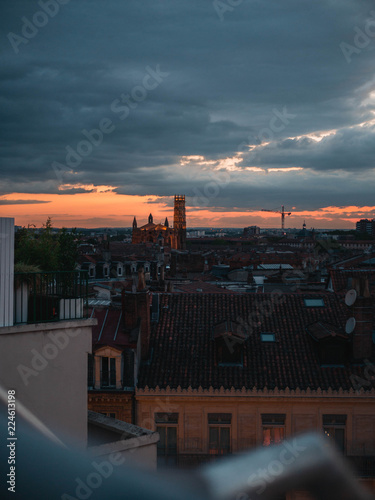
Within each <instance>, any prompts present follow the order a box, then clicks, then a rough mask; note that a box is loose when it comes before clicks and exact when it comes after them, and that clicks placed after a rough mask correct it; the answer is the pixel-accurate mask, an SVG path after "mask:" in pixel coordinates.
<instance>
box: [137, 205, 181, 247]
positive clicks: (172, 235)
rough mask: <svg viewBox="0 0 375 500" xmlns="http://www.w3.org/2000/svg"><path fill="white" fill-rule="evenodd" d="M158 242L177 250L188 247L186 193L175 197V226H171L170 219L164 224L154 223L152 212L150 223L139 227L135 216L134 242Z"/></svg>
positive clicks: (149, 217)
mask: <svg viewBox="0 0 375 500" xmlns="http://www.w3.org/2000/svg"><path fill="white" fill-rule="evenodd" d="M146 242H152V243H158V244H159V245H160V246H164V245H165V246H169V247H171V248H174V249H176V250H185V249H186V215H185V195H175V197H174V217H173V228H171V227H169V222H168V219H167V218H165V222H164V224H161V223H160V224H154V220H153V217H152V214H150V215H149V216H148V223H147V224H145V225H144V226H141V227H138V226H137V220H136V218H135V217H134V221H133V233H132V243H133V244H137V243H146Z"/></svg>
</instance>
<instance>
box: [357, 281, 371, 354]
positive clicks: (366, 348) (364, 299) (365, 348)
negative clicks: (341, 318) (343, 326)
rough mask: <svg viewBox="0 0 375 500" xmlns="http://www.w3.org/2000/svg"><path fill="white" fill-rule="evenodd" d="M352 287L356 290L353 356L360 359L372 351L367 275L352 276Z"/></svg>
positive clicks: (369, 296)
mask: <svg viewBox="0 0 375 500" xmlns="http://www.w3.org/2000/svg"><path fill="white" fill-rule="evenodd" d="M352 287H353V288H354V290H355V291H356V292H357V299H356V301H355V302H354V305H353V316H354V318H355V320H356V326H355V329H354V331H353V358H354V359H355V360H360V359H365V358H368V357H370V356H371V353H372V345H373V342H372V331H373V306H374V299H373V298H372V297H371V295H370V291H369V281H368V278H367V277H363V278H362V277H361V278H353V281H352Z"/></svg>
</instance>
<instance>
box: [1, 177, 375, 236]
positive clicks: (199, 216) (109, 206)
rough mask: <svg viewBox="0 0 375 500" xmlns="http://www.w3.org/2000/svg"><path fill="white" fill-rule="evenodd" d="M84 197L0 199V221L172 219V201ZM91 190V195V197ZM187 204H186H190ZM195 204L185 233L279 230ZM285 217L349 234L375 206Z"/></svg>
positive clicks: (267, 219)
mask: <svg viewBox="0 0 375 500" xmlns="http://www.w3.org/2000/svg"><path fill="white" fill-rule="evenodd" d="M85 189H87V190H88V192H87V193H80V194H71V195H69V194H64V195H58V194H48V195H46V194H27V193H14V194H11V195H7V196H3V197H1V198H0V214H1V216H2V217H14V218H15V223H16V225H18V226H27V225H28V224H35V225H36V226H37V227H39V226H42V224H43V223H45V221H46V219H47V217H51V218H52V222H53V225H54V226H55V227H87V228H95V227H103V226H108V227H130V226H131V223H132V221H133V217H134V216H136V218H137V220H138V222H139V223H143V222H146V219H147V217H148V214H149V213H150V212H151V213H152V214H153V216H154V220H156V221H163V220H164V219H165V217H166V216H167V217H171V218H172V215H173V208H172V200H173V196H171V197H165V198H162V197H157V196H130V195H121V194H117V193H115V192H113V190H112V188H111V187H110V186H99V187H96V188H93V186H85ZM91 190H93V192H92V191H91ZM189 201H190V204H189ZM193 201H194V198H191V200H189V198H187V204H186V205H187V206H186V209H187V224H188V227H190V228H192V227H245V226H249V225H258V226H260V227H264V228H267V227H268V228H270V227H279V226H280V216H279V215H278V214H277V213H275V214H273V213H269V212H262V211H261V209H260V208H259V209H253V210H243V209H239V208H236V207H234V208H233V210H231V211H228V210H226V209H225V208H220V207H216V208H215V209H210V208H204V207H196V206H194V205H192V203H193ZM290 210H291V212H292V214H291V215H290V216H286V217H285V227H286V228H288V227H291V228H293V227H300V226H302V224H303V222H304V221H306V224H307V226H308V227H315V228H327V229H334V228H337V227H341V228H345V229H353V228H354V227H355V222H356V221H357V220H358V219H359V218H373V217H374V216H375V206H363V207H360V206H346V207H334V206H330V207H322V208H319V209H316V210H312V211H308V210H299V209H298V207H295V208H293V209H290Z"/></svg>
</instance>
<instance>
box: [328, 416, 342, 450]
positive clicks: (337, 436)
mask: <svg viewBox="0 0 375 500" xmlns="http://www.w3.org/2000/svg"><path fill="white" fill-rule="evenodd" d="M345 426H346V415H323V431H324V434H325V435H326V436H327V437H328V438H329V439H332V441H333V442H334V443H335V445H336V447H337V448H338V449H339V450H340V451H342V452H344V451H345Z"/></svg>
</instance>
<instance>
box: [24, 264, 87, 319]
mask: <svg viewBox="0 0 375 500" xmlns="http://www.w3.org/2000/svg"><path fill="white" fill-rule="evenodd" d="M87 315H88V273H87V271H48V272H37V273H15V274H14V324H20V323H44V322H49V321H62V320H69V319H81V318H85V317H88V316H87Z"/></svg>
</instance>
